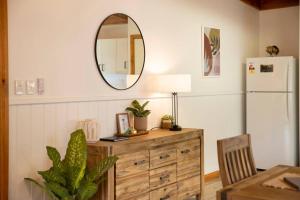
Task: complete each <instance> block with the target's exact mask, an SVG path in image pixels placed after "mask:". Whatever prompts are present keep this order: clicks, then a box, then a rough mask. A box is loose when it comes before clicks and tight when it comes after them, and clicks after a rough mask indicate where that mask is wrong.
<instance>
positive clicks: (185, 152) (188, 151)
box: [181, 149, 191, 154]
mask: <svg viewBox="0 0 300 200" xmlns="http://www.w3.org/2000/svg"><path fill="white" fill-rule="evenodd" d="M190 151H191V150H189V149H186V150H182V151H181V153H182V154H187V153H190Z"/></svg>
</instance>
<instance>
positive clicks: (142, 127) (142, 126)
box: [126, 100, 151, 131]
mask: <svg viewBox="0 0 300 200" xmlns="http://www.w3.org/2000/svg"><path fill="white" fill-rule="evenodd" d="M148 103H149V101H146V102H145V103H144V104H142V105H141V104H140V103H139V102H138V101H137V100H134V101H132V102H131V107H127V108H126V111H128V112H131V113H132V114H133V115H134V128H135V129H136V130H137V131H146V130H147V121H148V120H147V117H148V115H150V113H151V111H150V110H146V109H145V108H146V106H147V105H148Z"/></svg>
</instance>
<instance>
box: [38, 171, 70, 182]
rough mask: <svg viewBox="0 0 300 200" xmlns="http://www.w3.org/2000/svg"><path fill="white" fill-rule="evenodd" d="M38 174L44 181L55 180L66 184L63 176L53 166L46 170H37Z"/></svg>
mask: <svg viewBox="0 0 300 200" xmlns="http://www.w3.org/2000/svg"><path fill="white" fill-rule="evenodd" d="M38 174H40V175H41V176H42V177H43V179H44V180H45V181H46V182H55V183H60V184H62V185H66V180H65V178H64V177H63V176H62V175H61V174H60V173H59V172H57V171H56V170H55V169H54V168H53V167H52V168H50V169H49V170H47V171H38Z"/></svg>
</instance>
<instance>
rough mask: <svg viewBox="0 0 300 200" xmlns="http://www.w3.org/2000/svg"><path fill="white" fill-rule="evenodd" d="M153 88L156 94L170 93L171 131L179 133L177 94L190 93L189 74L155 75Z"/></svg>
mask: <svg viewBox="0 0 300 200" xmlns="http://www.w3.org/2000/svg"><path fill="white" fill-rule="evenodd" d="M153 85H154V86H155V88H153V89H154V90H155V91H157V92H163V93H172V116H173V123H172V127H171V128H170V130H171V131H181V127H180V126H179V125H178V93H179V92H180V93H181V92H190V91H191V75H189V74H174V75H173V74H166V75H163V74H162V75H156V76H154V79H153Z"/></svg>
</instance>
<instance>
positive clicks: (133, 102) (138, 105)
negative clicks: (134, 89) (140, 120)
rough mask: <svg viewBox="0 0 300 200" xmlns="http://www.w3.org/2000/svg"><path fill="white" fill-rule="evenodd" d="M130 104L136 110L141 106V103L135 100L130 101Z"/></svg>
mask: <svg viewBox="0 0 300 200" xmlns="http://www.w3.org/2000/svg"><path fill="white" fill-rule="evenodd" d="M131 105H132V106H133V107H134V108H136V109H138V110H140V109H141V108H142V106H141V104H140V103H139V102H138V101H137V100H134V101H132V103H131Z"/></svg>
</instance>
